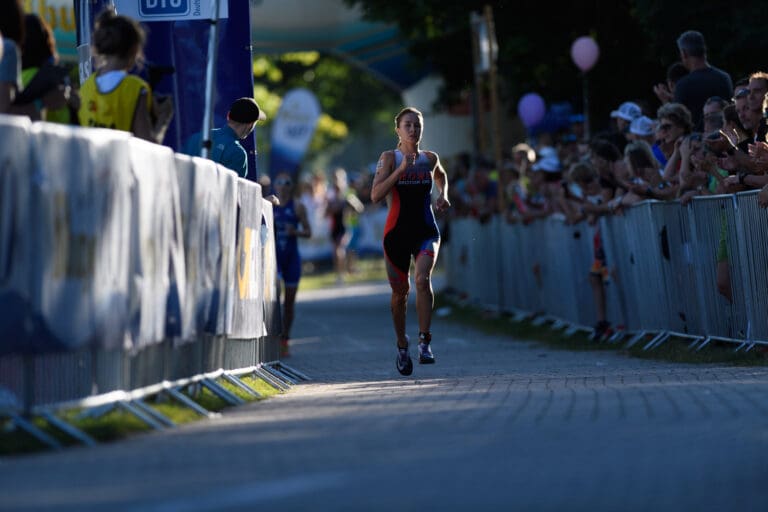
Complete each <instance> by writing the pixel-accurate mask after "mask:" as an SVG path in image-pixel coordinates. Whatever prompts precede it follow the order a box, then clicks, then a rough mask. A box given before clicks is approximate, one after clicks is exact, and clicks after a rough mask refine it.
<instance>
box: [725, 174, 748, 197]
mask: <svg viewBox="0 0 768 512" xmlns="http://www.w3.org/2000/svg"><path fill="white" fill-rule="evenodd" d="M722 185H723V188H724V189H725V191H726V193H728V194H734V193H736V192H740V191H742V190H744V186H743V185H742V184H740V183H739V177H738V176H728V177H727V178H725V179H724V180H723V183H722Z"/></svg>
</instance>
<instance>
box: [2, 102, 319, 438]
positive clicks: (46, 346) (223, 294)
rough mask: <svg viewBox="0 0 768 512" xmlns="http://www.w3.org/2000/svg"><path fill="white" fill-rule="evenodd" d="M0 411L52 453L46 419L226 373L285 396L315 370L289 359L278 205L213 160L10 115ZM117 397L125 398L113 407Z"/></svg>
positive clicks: (209, 384) (141, 408) (134, 400)
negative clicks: (43, 425) (280, 289)
mask: <svg viewBox="0 0 768 512" xmlns="http://www.w3.org/2000/svg"><path fill="white" fill-rule="evenodd" d="M0 160H1V161H3V162H4V163H3V165H2V168H0V198H1V199H2V201H0V264H1V265H0V305H2V306H3V307H2V308H0V415H1V416H6V417H11V418H12V423H11V424H12V425H15V426H17V427H20V428H23V429H25V430H27V431H28V432H29V433H31V434H32V435H34V436H36V437H37V438H38V439H40V440H41V441H43V442H44V443H47V444H49V445H51V446H58V445H59V444H58V443H57V442H56V441H55V440H54V439H52V438H51V437H50V436H48V435H46V434H45V433H44V432H42V431H41V430H40V429H37V428H36V427H35V426H34V425H33V424H32V423H31V422H29V421H27V417H28V416H30V415H32V414H40V415H43V416H45V417H46V419H48V421H49V422H50V423H52V424H54V425H56V426H58V427H59V428H61V429H62V430H64V431H66V432H68V433H69V434H70V435H72V436H73V437H75V438H76V439H79V440H81V441H83V442H86V443H90V442H91V440H90V439H89V438H88V437H87V436H86V435H85V434H83V433H82V432H78V431H77V430H75V429H74V428H73V427H71V426H68V425H66V424H64V423H63V422H62V421H61V419H60V418H58V417H57V416H55V414H54V412H55V411H56V410H57V409H60V408H62V407H82V406H85V405H86V404H95V403H99V404H108V403H112V406H120V407H122V408H124V409H125V410H128V411H130V412H131V413H132V414H135V415H136V416H137V417H139V418H141V419H142V420H144V421H145V422H146V423H147V424H149V425H150V426H152V427H162V426H163V425H165V426H168V425H169V420H168V419H167V418H163V417H162V416H161V415H160V414H159V413H157V411H155V410H154V409H152V408H150V407H148V406H146V404H143V402H142V401H141V400H142V398H143V397H145V396H149V395H151V394H154V393H158V392H163V393H167V394H169V395H170V396H171V397H172V398H173V399H175V400H177V401H179V402H181V403H183V404H185V405H187V406H189V407H192V408H193V409H195V410H196V411H198V412H201V413H204V411H203V410H202V408H201V407H199V406H198V405H195V403H194V402H192V401H191V400H189V399H188V398H186V397H185V395H183V394H182V393H179V392H178V388H179V386H182V385H186V384H187V383H192V382H194V383H197V384H199V385H202V386H204V387H206V388H208V389H209V390H210V391H211V392H213V393H215V394H216V395H218V396H219V397H221V398H222V399H224V400H226V401H228V402H230V403H238V400H239V399H238V398H237V396H235V395H234V394H232V393H230V392H228V391H227V390H226V389H225V387H223V386H221V385H220V384H219V383H218V382H216V379H219V378H220V379H223V380H226V381H228V382H230V383H231V384H232V385H235V386H237V387H239V388H241V389H243V390H244V391H246V392H249V393H251V394H253V393H255V391H253V390H250V388H248V387H247V386H245V384H243V383H242V382H240V381H239V380H238V379H237V378H236V377H235V375H239V374H242V373H254V374H256V375H258V376H259V377H261V378H262V379H264V380H265V381H266V382H267V383H269V384H271V385H273V386H274V387H276V388H278V389H281V390H282V389H285V388H286V386H287V385H289V384H290V383H295V382H296V381H297V380H304V379H306V376H305V375H303V374H301V373H300V372H298V371H296V370H294V369H292V368H290V367H288V366H287V365H285V364H283V363H281V362H280V361H279V349H278V343H277V336H278V334H279V331H280V308H279V301H278V297H277V270H276V261H275V249H274V236H273V229H272V222H273V219H272V208H271V204H270V203H268V202H266V201H264V200H263V198H262V197H261V188H260V187H259V186H258V185H257V184H254V183H252V182H248V181H245V180H240V179H239V178H237V176H236V174H235V173H233V172H232V171H229V170H228V169H225V168H223V167H221V166H218V165H216V164H214V163H213V162H212V161H210V160H204V159H199V158H194V159H193V158H190V157H186V156H182V155H174V154H173V152H172V151H171V150H170V149H169V148H166V147H162V146H157V145H154V144H150V143H148V142H146V141H141V140H139V139H135V138H131V137H130V136H129V135H128V134H126V133H123V132H117V131H114V130H100V129H83V128H75V127H64V126H60V125H50V124H48V123H30V122H29V120H27V119H25V118H20V117H15V116H1V115H0ZM110 400H111V401H112V402H110Z"/></svg>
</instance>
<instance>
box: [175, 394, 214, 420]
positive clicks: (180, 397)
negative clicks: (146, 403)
mask: <svg viewBox="0 0 768 512" xmlns="http://www.w3.org/2000/svg"><path fill="white" fill-rule="evenodd" d="M163 392H164V393H168V396H170V397H171V398H173V399H174V400H176V401H177V402H179V403H181V404H182V405H185V406H187V407H189V408H190V409H192V410H193V411H195V412H196V413H197V414H199V415H200V416H205V417H206V418H216V417H218V416H219V414H218V413H215V412H211V411H209V410H208V409H206V408H205V407H203V406H202V405H200V404H198V403H197V402H195V401H194V400H192V399H191V398H189V397H188V396H187V395H185V394H184V393H181V392H180V391H179V390H178V389H176V388H172V387H169V388H167V389H165V390H164V391H163Z"/></svg>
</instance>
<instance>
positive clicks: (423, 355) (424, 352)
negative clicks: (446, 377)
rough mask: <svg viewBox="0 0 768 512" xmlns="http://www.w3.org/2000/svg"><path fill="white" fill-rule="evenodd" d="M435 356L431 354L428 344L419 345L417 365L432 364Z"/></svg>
mask: <svg viewBox="0 0 768 512" xmlns="http://www.w3.org/2000/svg"><path fill="white" fill-rule="evenodd" d="M434 363H435V356H434V355H433V354H432V349H431V348H430V347H429V343H423V342H422V343H419V364H434Z"/></svg>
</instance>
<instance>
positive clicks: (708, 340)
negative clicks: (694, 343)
mask: <svg viewBox="0 0 768 512" xmlns="http://www.w3.org/2000/svg"><path fill="white" fill-rule="evenodd" d="M710 341H712V338H711V337H710V336H707V337H706V338H704V341H702V342H701V345H699V346H698V347H696V352H698V351H699V350H701V349H703V348H704V347H706V346H707V345H709V342H710Z"/></svg>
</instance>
